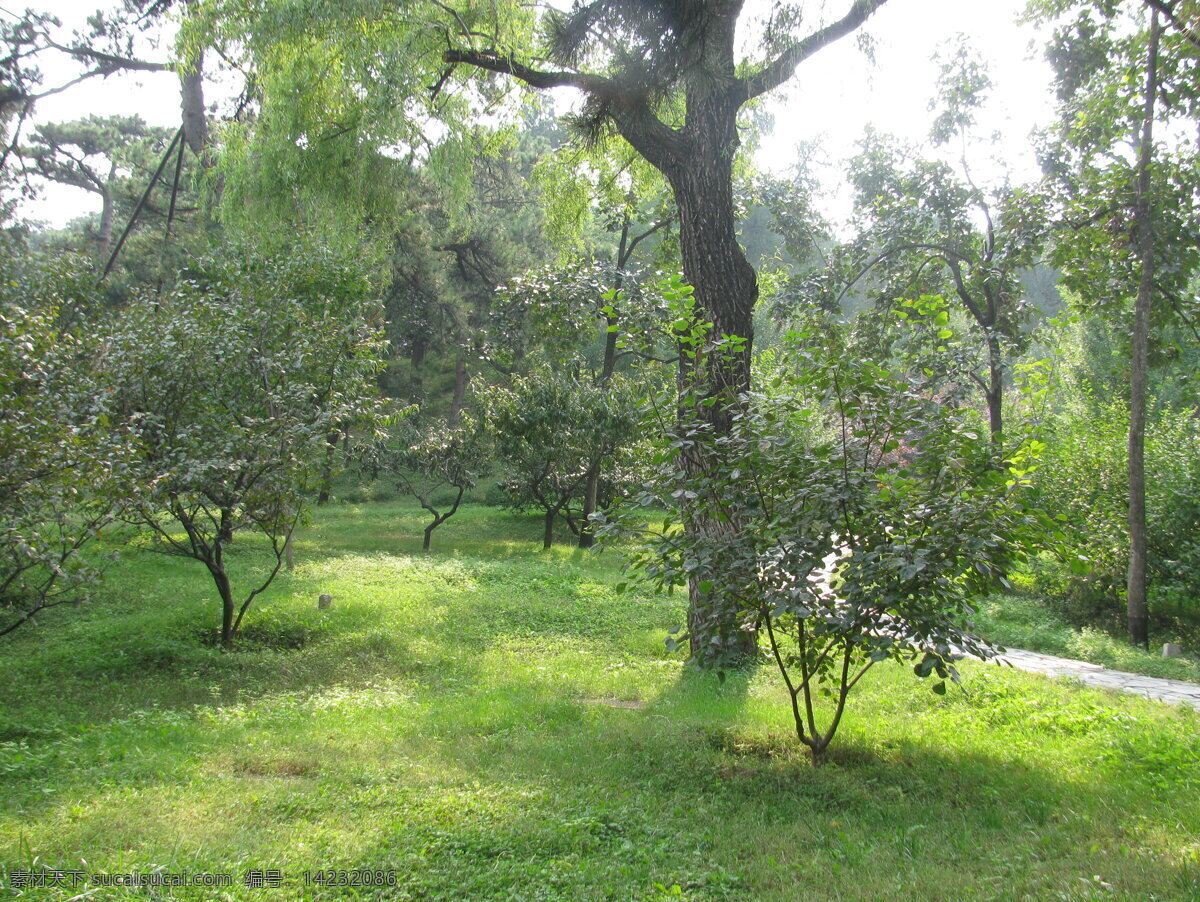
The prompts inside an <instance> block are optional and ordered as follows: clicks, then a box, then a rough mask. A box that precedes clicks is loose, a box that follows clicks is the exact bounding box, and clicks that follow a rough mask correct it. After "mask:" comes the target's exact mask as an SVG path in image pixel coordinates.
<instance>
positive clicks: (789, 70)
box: [741, 0, 887, 102]
mask: <svg viewBox="0 0 1200 902" xmlns="http://www.w3.org/2000/svg"><path fill="white" fill-rule="evenodd" d="M886 2H887V0H854V5H853V6H851V7H850V11H849V12H848V13H846V15H844V16H843V17H842V18H841V19H839V20H838V21H836V22H834V23H833V24H832V25H827V26H826V27H825V28H822V29H820V30H819V31H814V32H813V33H812V34H810V35H809V36H808V37H806V38H804V39H803V40H800V41H797V42H795V43H794V44H792V45H790V46H789V47H788V48H787V49H786V50H784V51H783V52H782V53H781V54H779V56H777V57H776V58H775V59H774V60H773V61H772V62H771V63H769V64H768V65H767V67H766V68H765V69H763V70H762V71H760V72H757V73H756V74H754V75H751V76H749V77H747V78H743V79H741V85H742V90H743V92H744V95H743V102H745V101H746V100H753V99H754V98H755V97H758V96H759V95H761V94H765V93H767V92H768V91H771V90H774V89H775V88H777V87H779V86H780V85H781V84H783V83H784V82H785V81H787V80H788V79H789V78H791V77H792V76H793V75H794V74H795V73H796V67H797V66H799V65H800V64H801V63H802V62H804V61H805V60H806V59H808V58H809V57H810V56H812V55H813V54H814V53H816V52H817V51H818V50H821V49H822V48H824V47H827V46H828V45H830V44H832V43H833V42H834V41H837V40H838V39H840V38H843V37H845V36H846V35H848V34H850V33H851V32H852V31H854V30H855V29H857V28H858V27H859V26H861V25H862V24H863V23H864V22H865V21H867V19H868V18H869V17H870V16H871V14H872V13H874V12H875V10H877V9H879V7H881V6H883V4H884V3H886Z"/></svg>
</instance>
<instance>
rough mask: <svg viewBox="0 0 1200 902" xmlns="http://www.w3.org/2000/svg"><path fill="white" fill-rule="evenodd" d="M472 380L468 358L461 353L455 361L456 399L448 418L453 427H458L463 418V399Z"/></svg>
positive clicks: (447, 421) (448, 423)
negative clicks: (468, 368)
mask: <svg viewBox="0 0 1200 902" xmlns="http://www.w3.org/2000/svg"><path fill="white" fill-rule="evenodd" d="M470 381H471V374H470V372H469V371H468V370H467V360H466V358H465V357H464V356H462V355H461V354H460V355H459V357H458V360H456V361H455V362H454V400H453V401H452V402H451V403H450V416H448V417H447V418H446V425H447V426H449V427H450V428H451V429H455V428H457V427H458V423H459V420H460V419H461V418H462V409H463V399H464V398H466V395H467V385H468V383H470Z"/></svg>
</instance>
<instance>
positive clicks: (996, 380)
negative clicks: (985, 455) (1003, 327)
mask: <svg viewBox="0 0 1200 902" xmlns="http://www.w3.org/2000/svg"><path fill="white" fill-rule="evenodd" d="M987 346H988V390H987V408H988V434H989V435H990V436H991V440H992V444H993V445H994V446H995V447H996V449H997V450H999V449H1000V443H1001V439H1002V436H1003V433H1004V407H1003V404H1004V356H1003V351H1002V349H1001V347H1000V339H999V337H998V336H996V335H995V334H990V335H988V339H987Z"/></svg>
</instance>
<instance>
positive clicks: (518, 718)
mask: <svg viewBox="0 0 1200 902" xmlns="http://www.w3.org/2000/svg"><path fill="white" fill-rule="evenodd" d="M420 522H421V518H420V516H419V512H417V511H416V510H415V509H413V508H411V507H407V506H403V505H396V504H386V505H372V506H362V507H352V506H339V507H333V508H329V509H325V510H322V511H321V512H319V514H318V516H317V518H316V520H315V522H314V523H313V524H312V526H311V527H309V528H307V529H306V530H305V532H304V534H303V536H301V537H300V539H299V541H298V543H297V559H298V561H299V566H298V569H297V570H296V572H295V573H293V574H290V575H285V576H283V577H281V579H280V582H279V583H278V585H277V586H275V587H274V588H273V589H272V590H271V591H270V592H269V593H268V594H267V596H266V597H265V598H264V599H263V600H262V604H261V605H258V606H257V607H256V608H255V609H253V610H252V612H251V614H250V615H249V618H248V622H247V625H246V627H245V629H246V635H245V636H244V638H243V645H242V647H241V648H240V649H239V650H238V651H236V652H234V653H232V654H222V653H220V652H219V651H217V650H216V649H214V648H213V647H212V645H211V642H210V641H209V640H210V639H211V635H212V633H213V631H214V630H215V627H216V621H217V618H218V610H217V604H216V601H215V598H214V595H213V591H212V589H211V586H210V585H209V584H208V583H207V582H206V578H205V576H204V574H203V573H201V572H198V571H197V570H196V568H195V567H193V566H190V565H189V564H188V562H181V561H176V560H171V559H166V558H160V557H156V556H153V555H151V554H149V553H146V552H133V553H129V554H126V555H125V556H124V557H123V559H122V560H121V562H120V563H119V564H118V565H116V566H115V567H114V570H113V573H112V574H111V579H110V581H109V590H108V592H109V597H108V598H107V599H106V600H105V601H103V602H98V603H96V604H94V605H92V606H89V607H85V608H83V609H80V610H74V611H66V612H64V613H63V615H62V616H61V617H58V618H53V619H52V618H46V619H44V620H43V622H42V624H41V625H40V626H39V627H38V628H37V629H36V630H31V631H28V632H26V633H25V634H24V635H18V636H15V637H12V638H13V639H14V641H12V642H9V643H6V644H5V645H4V646H3V647H2V648H0V654H2V655H3V657H2V660H0V740H2V741H0V862H2V863H3V868H2V869H0V884H3V885H4V886H6V887H11V885H12V882H13V880H12V878H13V876H14V873H13V872H14V870H15V869H28V870H32V869H36V868H40V867H43V866H48V867H54V868H62V869H67V868H76V869H81V870H84V871H87V872H90V873H108V874H120V873H127V872H135V871H136V872H141V873H148V872H151V871H152V870H153V869H155V868H158V869H162V870H163V871H165V872H170V873H202V872H215V873H229V874H231V875H233V877H234V881H233V882H234V885H232V886H230V887H227V888H224V889H219V890H214V889H212V888H198V887H187V888H177V889H169V890H168V889H164V890H156V891H153V892H151V891H147V890H133V889H122V888H97V887H94V886H90V887H89V886H85V887H82V888H75V889H70V888H42V889H30V890H23V891H22V892H23V893H24V895H23V898H30V899H63V900H66V899H68V898H72V897H74V896H76V895H77V894H78V893H80V892H81V889H87V890H94V892H90V893H89V895H88V896H87V897H86V898H88V899H134V898H136V899H146V898H171V899H175V898H178V899H204V900H209V899H237V900H243V899H244V900H261V899H275V898H280V899H289V900H291V899H313V900H316V899H355V898H381V899H394V900H417V899H420V900H462V899H473V900H474V899H478V900H593V899H594V900H601V899H604V900H630V899H639V900H664V899H689V900H796V899H820V900H856V899H901V898H927V899H945V900H952V899H953V900H957V899H997V900H999V899H1003V900H1021V899H1032V900H1043V899H1066V900H1084V899H1127V900H1135V899H1136V900H1150V899H1169V900H1187V899H1196V898H1200V768H1198V767H1197V766H1196V762H1197V760H1200V717H1197V715H1196V714H1195V713H1193V712H1190V711H1183V710H1178V709H1175V708H1171V707H1168V706H1164V705H1159V704H1155V703H1151V702H1147V701H1144V700H1139V699H1136V698H1133V697H1115V696H1107V695H1103V694H1099V693H1097V692H1093V691H1090V690H1086V689H1082V688H1079V687H1075V686H1071V685H1067V684H1063V683H1054V682H1048V681H1045V680H1042V679H1040V678H1038V677H1034V676H1030V675H1026V674H1020V673H1014V672H1009V671H1007V670H1000V669H998V668H994V667H989V666H985V665H975V666H970V665H968V666H967V667H966V678H967V679H966V688H965V691H959V690H952V691H951V692H950V693H949V694H947V695H946V696H945V697H938V696H935V695H933V694H932V693H931V692H930V691H929V687H928V684H927V683H923V682H921V681H918V680H916V679H915V678H914V677H913V676H912V674H911V672H906V671H905V670H903V669H901V668H892V669H884V668H877V671H878V672H875V671H873V672H872V674H871V675H870V677H869V678H868V679H866V680H864V681H863V683H862V684H860V686H861V689H860V691H856V695H855V696H854V697H853V699H852V702H851V707H850V709H849V711H848V713H847V718H846V721H845V723H844V725H843V727H842V730H841V732H840V733H839V736H838V739H837V740H836V742H835V746H834V750H833V759H834V760H833V761H832V763H830V764H829V765H827V766H826V767H823V768H821V769H818V770H814V769H812V768H811V767H810V766H809V765H808V764H807V761H806V759H805V757H804V756H803V754H802V753H801V752H800V750H799V749H798V747H797V745H798V744H797V743H796V742H795V741H794V738H792V737H791V736H790V726H789V721H788V713H787V711H786V710H785V706H784V698H783V694H782V693H781V691H780V689H779V687H778V685H777V684H776V680H775V678H774V674H773V673H772V671H771V670H769V669H767V668H763V669H761V670H758V671H753V672H749V673H740V674H735V675H733V676H730V677H729V678H728V679H727V680H725V681H724V682H723V683H721V682H719V681H718V680H716V679H715V678H713V677H711V676H707V675H701V674H696V673H692V672H690V671H687V670H685V669H684V668H682V667H681V665H680V663H679V661H678V660H677V659H675V658H672V657H669V656H667V655H666V654H665V653H664V651H663V644H662V638H663V636H664V634H665V632H666V630H667V629H668V628H669V627H671V626H673V625H675V624H676V623H677V622H678V621H679V619H680V617H681V615H682V605H683V603H684V602H683V599H682V598H680V597H678V596H676V597H670V596H666V597H640V596H638V595H636V594H624V595H618V594H616V593H614V592H613V590H612V588H611V587H612V585H613V584H614V583H615V582H617V581H618V580H619V576H618V562H617V560H616V559H615V557H614V556H612V555H601V556H594V555H585V554H583V553H580V552H578V551H575V550H571V549H567V548H556V549H554V550H553V551H551V552H550V553H540V552H538V551H537V550H536V548H537V544H538V538H539V523H538V520H537V518H534V517H530V518H519V517H512V516H509V515H505V514H501V513H499V512H496V511H493V510H490V509H486V508H468V509H466V510H465V511H464V512H463V513H462V514H461V515H460V516H459V517H456V518H455V519H454V520H452V521H450V523H448V524H447V525H446V527H444V528H443V529H442V530H439V532H438V533H437V535H436V536H435V551H434V553H432V554H421V553H420V552H419V551H418V548H419V529H418V526H419V523H420ZM260 551H261V549H260V548H257V547H256V546H255V543H253V542H252V541H242V540H240V539H239V544H238V546H236V551H235V555H236V558H237V560H235V562H234V566H235V567H237V566H247V567H254V566H259V565H261V564H262V563H263V562H264V561H265V558H263V557H262V556H261V554H260ZM321 592H329V593H330V594H332V595H333V596H334V606H333V607H332V608H331V609H330V610H328V611H318V610H317V609H316V599H317V596H318V595H319V594H320V593H321ZM272 868H273V869H279V870H280V871H282V872H283V874H284V875H285V876H284V877H283V878H282V879H283V881H284V882H283V887H282V888H280V889H275V890H272V889H265V890H264V889H256V888H248V887H246V886H245V885H243V883H242V879H243V875H244V874H245V873H246V872H247V871H248V870H252V869H272ZM325 869H348V870H353V869H365V870H367V871H374V870H382V871H385V872H388V871H391V872H394V874H395V877H396V885H395V886H391V887H376V888H353V887H338V886H325V885H315V884H314V885H306V884H305V882H304V880H303V876H302V875H303V872H304V871H310V872H313V871H318V870H325Z"/></svg>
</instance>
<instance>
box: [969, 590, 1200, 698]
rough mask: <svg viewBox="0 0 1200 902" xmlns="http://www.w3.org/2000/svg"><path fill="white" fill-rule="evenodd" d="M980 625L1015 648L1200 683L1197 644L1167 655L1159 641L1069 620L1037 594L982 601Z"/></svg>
mask: <svg viewBox="0 0 1200 902" xmlns="http://www.w3.org/2000/svg"><path fill="white" fill-rule="evenodd" d="M976 626H977V627H978V629H979V631H980V632H982V633H983V634H984V635H985V636H986V637H987V638H989V639H991V640H992V641H993V642H999V643H1000V644H1001V645H1005V646H1009V647H1011V648H1024V649H1028V650H1029V651H1040V652H1043V653H1044V654H1049V655H1060V656H1062V657H1064V658H1074V659H1076V660H1079V661H1088V662H1090V663H1092V664H1103V665H1104V666H1105V667H1109V668H1111V669H1113V670H1124V671H1128V672H1129V673H1141V674H1145V675H1146V676H1153V677H1166V678H1168V679H1173V680H1188V681H1190V682H1193V683H1200V657H1197V654H1196V650H1195V649H1194V648H1186V646H1187V645H1188V644H1190V643H1188V642H1187V641H1186V640H1185V654H1184V655H1182V656H1181V657H1178V658H1164V657H1163V656H1162V644H1161V641H1156V642H1154V643H1153V644H1151V647H1150V649H1149V650H1148V651H1147V650H1143V649H1140V648H1137V647H1135V646H1132V645H1130V644H1129V642H1128V640H1126V639H1125V638H1124V637H1117V636H1113V635H1112V634H1110V633H1108V632H1105V631H1104V630H1102V629H1099V628H1097V627H1094V626H1076V625H1074V624H1071V623H1068V622H1067V621H1066V620H1064V619H1063V618H1062V617H1061V616H1059V615H1058V614H1057V613H1056V612H1055V610H1054V608H1053V606H1052V605H1049V604H1047V603H1046V602H1045V600H1043V599H1042V598H1040V597H1038V596H1037V595H1036V594H1002V595H995V596H992V597H991V598H987V599H983V600H982V601H981V602H980V603H979V606H978V616H977V617H976ZM1157 639H1159V640H1162V641H1170V640H1175V641H1178V640H1179V639H1180V637H1179V636H1177V635H1174V634H1164V635H1162V636H1158V637H1157Z"/></svg>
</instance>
